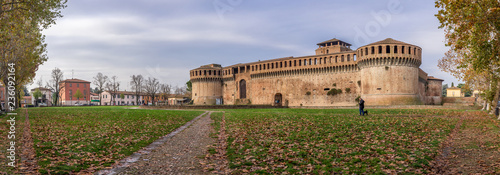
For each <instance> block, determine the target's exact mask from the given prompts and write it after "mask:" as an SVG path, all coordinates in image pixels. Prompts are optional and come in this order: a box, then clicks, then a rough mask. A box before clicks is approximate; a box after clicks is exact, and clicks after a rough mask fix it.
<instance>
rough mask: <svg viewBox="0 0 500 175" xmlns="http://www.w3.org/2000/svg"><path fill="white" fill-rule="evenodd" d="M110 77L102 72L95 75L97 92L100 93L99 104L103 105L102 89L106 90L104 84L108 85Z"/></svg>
mask: <svg viewBox="0 0 500 175" xmlns="http://www.w3.org/2000/svg"><path fill="white" fill-rule="evenodd" d="M108 81H109V79H108V76H106V75H103V74H102V73H100V72H99V73H97V75H96V76H95V77H94V82H93V83H94V85H96V86H97V90H98V91H97V92H96V93H98V94H99V105H102V103H101V101H102V99H101V94H102V91H103V90H104V86H105V85H106V82H108Z"/></svg>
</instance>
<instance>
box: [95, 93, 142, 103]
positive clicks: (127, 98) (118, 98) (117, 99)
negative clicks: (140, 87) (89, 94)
mask: <svg viewBox="0 0 500 175" xmlns="http://www.w3.org/2000/svg"><path fill="white" fill-rule="evenodd" d="M122 94H123V98H122ZM111 99H113V101H111ZM101 100H102V105H105V106H109V105H137V103H136V96H135V92H132V91H117V92H116V93H113V92H110V91H104V92H102V93H101ZM142 100H143V99H142V95H140V96H139V103H142Z"/></svg>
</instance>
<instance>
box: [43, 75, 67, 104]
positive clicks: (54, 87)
mask: <svg viewBox="0 0 500 175" xmlns="http://www.w3.org/2000/svg"><path fill="white" fill-rule="evenodd" d="M50 76H51V77H52V79H51V80H50V81H49V82H47V87H48V88H49V89H50V90H51V91H52V92H54V93H55V98H54V99H53V103H54V105H56V106H57V104H59V99H60V98H61V97H60V96H59V93H60V92H61V89H62V87H61V86H59V83H60V82H61V81H62V80H63V72H62V71H61V69H59V68H57V67H56V68H54V69H53V70H52V74H51V75H50Z"/></svg>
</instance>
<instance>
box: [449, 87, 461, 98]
mask: <svg viewBox="0 0 500 175" xmlns="http://www.w3.org/2000/svg"><path fill="white" fill-rule="evenodd" d="M446 97H464V93H462V89H460V88H458V87H450V88H448V89H446Z"/></svg>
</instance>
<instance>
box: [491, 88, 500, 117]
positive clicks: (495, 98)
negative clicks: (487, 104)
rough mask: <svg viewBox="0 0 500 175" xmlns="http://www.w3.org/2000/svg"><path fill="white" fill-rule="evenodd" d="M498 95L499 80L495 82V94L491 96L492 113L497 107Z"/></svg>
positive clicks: (499, 92) (499, 90) (499, 89)
mask: <svg viewBox="0 0 500 175" xmlns="http://www.w3.org/2000/svg"><path fill="white" fill-rule="evenodd" d="M499 95H500V81H499V82H498V83H497V90H496V92H495V96H493V102H492V104H491V105H492V107H493V110H492V111H493V113H495V110H496V108H497V107H498V106H497V105H498V97H499Z"/></svg>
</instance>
